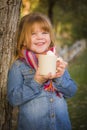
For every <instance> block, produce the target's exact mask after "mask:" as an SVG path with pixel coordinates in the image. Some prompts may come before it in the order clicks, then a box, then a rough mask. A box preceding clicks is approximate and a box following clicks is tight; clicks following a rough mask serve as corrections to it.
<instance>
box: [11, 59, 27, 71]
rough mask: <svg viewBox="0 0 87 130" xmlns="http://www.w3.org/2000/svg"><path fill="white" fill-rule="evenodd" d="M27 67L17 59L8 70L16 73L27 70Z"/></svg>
mask: <svg viewBox="0 0 87 130" xmlns="http://www.w3.org/2000/svg"><path fill="white" fill-rule="evenodd" d="M27 67H28V68H29V66H28V65H27V64H26V63H24V62H23V61H21V60H19V59H18V60H16V61H14V62H13V64H12V65H11V67H10V69H9V70H15V71H16V70H22V69H24V68H27Z"/></svg>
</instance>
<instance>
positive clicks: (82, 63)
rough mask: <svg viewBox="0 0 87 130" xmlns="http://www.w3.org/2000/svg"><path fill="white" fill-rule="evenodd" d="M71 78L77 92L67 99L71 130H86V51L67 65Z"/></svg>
mask: <svg viewBox="0 0 87 130" xmlns="http://www.w3.org/2000/svg"><path fill="white" fill-rule="evenodd" d="M69 72H70V74H71V77H72V78H73V79H74V80H75V81H76V83H77V86H78V91H77V93H76V95H75V96H74V97H73V98H71V99H68V100H67V101H68V106H69V113H70V118H71V123H72V127H73V130H87V49H85V51H84V52H82V53H81V54H80V55H79V56H78V57H77V58H75V59H74V60H73V61H72V62H71V63H70V64H69Z"/></svg>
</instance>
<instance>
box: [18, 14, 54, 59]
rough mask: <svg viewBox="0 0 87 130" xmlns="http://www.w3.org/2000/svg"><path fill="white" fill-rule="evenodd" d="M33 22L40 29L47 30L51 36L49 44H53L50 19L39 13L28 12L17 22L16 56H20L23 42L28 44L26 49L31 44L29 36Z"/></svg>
mask: <svg viewBox="0 0 87 130" xmlns="http://www.w3.org/2000/svg"><path fill="white" fill-rule="evenodd" d="M34 24H37V25H38V26H39V27H40V28H41V29H42V30H44V31H47V32H49V34H50V38H51V44H50V46H53V45H54V34H53V28H52V25H51V22H50V20H49V19H48V18H47V17H46V16H45V15H43V14H41V13H30V14H28V15H26V16H24V17H23V18H22V19H21V21H20V24H19V28H18V31H17V48H16V58H18V57H20V55H21V50H22V48H23V46H24V43H25V44H26V45H28V48H27V49H29V46H30V44H31V43H30V37H31V32H32V29H33V27H34Z"/></svg>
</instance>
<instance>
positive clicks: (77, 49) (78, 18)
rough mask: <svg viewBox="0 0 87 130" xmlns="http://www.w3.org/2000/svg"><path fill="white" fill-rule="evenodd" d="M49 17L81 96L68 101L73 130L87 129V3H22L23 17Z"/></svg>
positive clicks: (41, 0) (31, 0)
mask: <svg viewBox="0 0 87 130" xmlns="http://www.w3.org/2000/svg"><path fill="white" fill-rule="evenodd" d="M34 11H37V12H42V13H44V14H46V15H47V16H48V17H49V18H50V20H51V22H52V24H53V29H54V32H55V36H56V46H57V51H58V54H59V55H61V56H62V57H63V58H64V59H65V60H66V61H68V62H69V65H68V69H69V72H70V74H71V76H72V78H73V79H74V80H75V81H76V83H77V86H78V92H77V93H76V95H75V96H74V97H73V98H71V99H68V100H67V101H68V106H69V113H70V118H71V122H72V127H73V130H86V129H87V94H86V92H87V13H86V12H87V1H86V0H79V1H76V0H35V1H34V0H22V7H21V17H23V16H24V15H25V14H27V13H29V12H34Z"/></svg>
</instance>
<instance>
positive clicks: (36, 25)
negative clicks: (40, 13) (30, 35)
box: [31, 22, 49, 31]
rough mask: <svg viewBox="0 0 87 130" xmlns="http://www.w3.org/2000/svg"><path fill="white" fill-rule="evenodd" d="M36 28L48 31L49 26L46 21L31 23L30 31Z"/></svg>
mask: <svg viewBox="0 0 87 130" xmlns="http://www.w3.org/2000/svg"><path fill="white" fill-rule="evenodd" d="M36 30H45V31H49V26H48V25H47V23H44V22H39V23H33V24H32V26H31V31H36Z"/></svg>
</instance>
